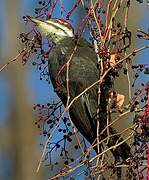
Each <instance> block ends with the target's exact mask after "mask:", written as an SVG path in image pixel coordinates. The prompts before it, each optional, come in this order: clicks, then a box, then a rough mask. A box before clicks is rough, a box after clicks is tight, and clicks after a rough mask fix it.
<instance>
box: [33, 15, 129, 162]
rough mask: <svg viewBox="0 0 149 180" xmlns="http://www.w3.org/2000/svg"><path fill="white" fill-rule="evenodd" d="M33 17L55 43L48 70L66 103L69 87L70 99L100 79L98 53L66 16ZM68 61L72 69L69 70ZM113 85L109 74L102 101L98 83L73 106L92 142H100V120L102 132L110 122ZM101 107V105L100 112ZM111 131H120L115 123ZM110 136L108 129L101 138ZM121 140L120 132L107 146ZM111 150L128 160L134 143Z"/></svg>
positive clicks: (72, 115)
mask: <svg viewBox="0 0 149 180" xmlns="http://www.w3.org/2000/svg"><path fill="white" fill-rule="evenodd" d="M31 20H32V21H33V22H34V23H35V24H36V25H37V26H38V27H39V30H40V31H41V33H42V34H43V35H44V36H45V37H46V38H47V39H49V40H50V41H52V42H53V43H54V44H55V46H54V47H53V49H52V50H51V52H50V53H49V57H48V70H49V75H50V79H51V82H52V85H53V88H54V90H55V92H56V93H57V95H58V97H59V98H60V99H61V101H62V103H63V104H64V106H65V107H66V106H67V102H68V88H69V102H70V101H71V100H73V99H74V98H75V97H77V96H78V95H79V94H80V93H82V92H83V91H84V90H85V89H86V88H88V87H90V86H91V85H92V84H93V83H95V82H96V81H98V80H99V71H100V70H99V68H98V66H97V64H98V63H97V54H96V53H95V50H94V46H93V45H92V44H91V43H90V42H88V41H87V40H86V39H85V38H83V37H80V38H78V39H77V38H76V36H75V33H74V28H73V27H72V25H71V24H70V23H69V22H68V21H66V20H65V19H60V18H50V19H48V20H39V19H36V18H32V19H31ZM76 45H77V48H76V49H75V47H76ZM74 49H75V51H74ZM72 53H73V55H72ZM68 61H69V69H68V71H67V65H68V64H67V62H68ZM67 73H68V75H67ZM111 87H112V81H111V78H110V76H108V75H107V76H106V77H105V79H104V82H103V83H102V84H101V94H100V97H101V98H100V102H98V85H95V86H94V87H92V88H90V89H89V90H88V91H86V92H85V93H83V94H82V96H80V97H79V98H77V100H76V101H74V102H73V104H72V105H71V106H70V108H69V115H70V118H71V120H72V122H73V124H74V125H75V126H76V128H77V129H78V131H79V132H80V133H81V134H82V135H83V137H85V139H86V140H87V141H88V142H89V143H90V144H93V143H94V142H97V141H96V139H97V121H99V134H100V132H102V130H103V129H104V128H105V127H106V125H107V124H106V123H107V120H106V117H107V104H108V100H107V95H108V91H109V89H111ZM97 109H99V113H98V115H97ZM109 133H110V134H111V135H114V134H116V133H117V131H116V130H115V129H114V128H113V127H109ZM106 137H107V133H106V131H105V132H104V133H103V134H100V135H99V139H100V140H103V139H104V138H106ZM120 140H122V138H120V136H118V135H114V136H112V137H111V138H109V141H108V144H107V146H108V147H111V146H114V145H115V144H116V143H117V142H119V141H120ZM94 149H95V151H96V153H99V149H98V148H97V146H96V147H94ZM101 151H102V150H101V147H100V152H101ZM111 152H112V154H113V156H114V157H115V159H120V158H121V159H122V160H123V161H125V160H126V159H127V158H128V157H129V155H130V147H129V145H128V144H127V143H126V142H124V143H123V144H121V145H120V146H118V147H117V148H115V149H111Z"/></svg>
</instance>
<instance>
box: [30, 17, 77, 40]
mask: <svg viewBox="0 0 149 180" xmlns="http://www.w3.org/2000/svg"><path fill="white" fill-rule="evenodd" d="M31 20H32V21H33V22H34V23H35V24H36V25H37V26H38V27H39V29H40V31H41V33H43V34H44V35H45V36H46V37H47V38H49V39H50V40H51V41H53V42H55V43H59V42H60V41H61V40H63V39H64V38H66V37H73V36H74V30H73V27H72V26H71V24H70V23H69V22H67V21H66V20H64V19H57V18H51V19H49V20H45V21H42V20H38V19H35V18H31Z"/></svg>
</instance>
